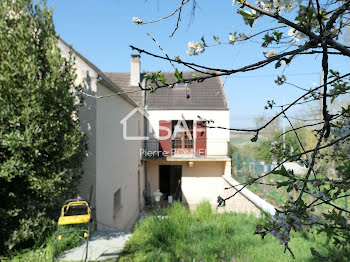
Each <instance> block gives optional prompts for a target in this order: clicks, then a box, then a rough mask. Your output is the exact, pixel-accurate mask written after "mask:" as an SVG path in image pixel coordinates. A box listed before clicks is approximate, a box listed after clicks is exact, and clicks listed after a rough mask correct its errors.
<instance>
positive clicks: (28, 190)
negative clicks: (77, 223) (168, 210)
mask: <svg viewBox="0 0 350 262" xmlns="http://www.w3.org/2000/svg"><path fill="white" fill-rule="evenodd" d="M57 43H58V36H57V35H56V33H55V31H54V25H53V22H52V10H47V8H46V6H45V4H44V2H41V1H38V3H37V4H33V3H32V1H30V0H17V1H12V0H4V1H0V108H1V110H0V199H1V207H0V217H1V220H0V239H1V241H0V250H1V251H0V255H1V254H5V253H7V252H8V250H12V249H16V248H17V249H18V248H26V247H31V246H32V245H33V244H35V243H36V242H37V241H38V240H42V237H41V236H42V235H45V232H48V229H50V228H51V226H52V223H53V222H52V219H53V218H55V217H56V216H57V215H58V210H59V207H60V205H61V203H62V201H63V200H65V199H66V198H69V197H71V196H73V195H75V194H76V187H77V184H78V182H79V178H80V176H81V164H82V161H83V159H84V155H85V149H86V138H85V136H84V135H83V134H81V132H80V131H79V120H78V119H77V117H76V116H77V112H78V107H79V104H77V97H76V96H75V95H74V94H73V93H72V88H73V87H74V81H75V79H76V75H75V73H74V69H73V62H74V61H73V60H72V59H68V60H67V59H63V58H62V57H61V54H60V50H59V48H58V46H57ZM77 89H79V88H77ZM46 234H47V233H46ZM38 244H39V243H38Z"/></svg>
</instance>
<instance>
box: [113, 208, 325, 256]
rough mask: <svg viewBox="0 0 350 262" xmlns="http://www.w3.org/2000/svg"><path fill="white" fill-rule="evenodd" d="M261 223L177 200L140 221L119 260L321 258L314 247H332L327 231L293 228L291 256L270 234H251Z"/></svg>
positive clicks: (323, 249) (254, 219) (320, 248)
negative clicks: (324, 233) (323, 233)
mask: <svg viewBox="0 0 350 262" xmlns="http://www.w3.org/2000/svg"><path fill="white" fill-rule="evenodd" d="M259 222H260V223H261V222H263V218H260V219H258V218H256V217H254V216H248V215H245V214H236V213H224V214H217V213H213V212H212V211H211V208H210V205H209V204H208V203H203V204H201V205H200V206H199V207H198V208H197V209H196V211H194V212H190V211H188V210H187V209H185V208H184V207H183V206H182V205H180V204H177V203H175V204H174V205H173V207H172V208H171V209H168V210H164V211H162V214H161V216H158V217H156V216H149V217H147V218H145V219H144V221H143V222H142V223H141V224H140V225H136V227H135V232H134V234H133V236H132V237H131V239H130V240H129V241H128V243H127V244H126V246H125V248H124V250H123V254H122V255H121V257H120V258H119V260H118V261H123V262H125V261H259V262H264V261H274V262H275V261H317V260H315V258H313V257H312V255H311V252H310V247H314V248H316V249H317V250H319V251H321V252H326V251H327V247H329V246H330V245H329V244H328V242H327V239H326V237H324V236H320V235H317V234H312V233H307V234H306V233H304V234H301V233H295V234H293V237H292V241H291V243H290V247H291V248H292V250H293V251H294V254H295V256H296V260H293V259H292V258H291V256H290V254H289V253H286V254H284V253H283V246H282V245H280V244H279V242H278V241H277V240H276V239H274V238H273V237H272V236H267V237H266V238H265V239H264V240H262V239H261V237H260V236H258V235H253V232H254V229H255V226H256V225H257V224H258V223H259Z"/></svg>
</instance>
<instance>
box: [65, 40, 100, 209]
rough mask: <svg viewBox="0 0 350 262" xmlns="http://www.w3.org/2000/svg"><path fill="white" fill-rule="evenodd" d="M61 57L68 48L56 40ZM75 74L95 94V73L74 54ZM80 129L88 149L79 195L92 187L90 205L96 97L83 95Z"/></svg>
mask: <svg viewBox="0 0 350 262" xmlns="http://www.w3.org/2000/svg"><path fill="white" fill-rule="evenodd" d="M58 47H59V48H60V49H61V54H62V56H63V57H66V58H68V57H69V50H70V48H69V47H67V46H66V45H65V44H64V43H62V42H61V41H59V42H58ZM75 69H76V74H77V79H76V85H77V86H78V85H81V84H82V83H84V84H85V87H86V88H85V89H84V92H85V93H87V94H90V95H93V96H95V95H96V94H97V84H96V83H97V73H96V72H95V71H94V70H93V69H92V68H90V67H89V66H88V65H87V64H86V63H85V62H84V61H82V60H81V59H80V58H79V57H78V56H75ZM78 117H79V120H80V129H81V131H82V132H83V133H85V134H86V135H87V136H88V151H87V155H86V159H85V161H84V163H83V169H84V174H83V177H82V179H81V183H80V185H79V188H78V189H79V195H80V196H81V197H82V198H84V199H86V200H89V197H90V191H91V187H92V190H93V191H92V199H91V205H92V206H93V207H95V206H96V99H95V98H93V97H87V96H86V97H85V100H84V105H83V106H82V107H80V109H79V115H78Z"/></svg>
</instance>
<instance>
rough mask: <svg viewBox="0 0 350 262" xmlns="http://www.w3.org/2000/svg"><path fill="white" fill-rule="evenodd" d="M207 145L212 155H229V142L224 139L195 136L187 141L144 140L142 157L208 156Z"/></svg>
mask: <svg viewBox="0 0 350 262" xmlns="http://www.w3.org/2000/svg"><path fill="white" fill-rule="evenodd" d="M208 146H210V148H211V151H212V154H210V155H212V156H230V150H229V148H230V147H229V142H228V141H227V140H225V139H212V140H210V139H207V138H197V139H194V140H192V141H191V142H189V141H183V140H177V141H175V140H171V141H165V140H164V141H159V140H158V139H150V140H145V141H144V147H143V150H141V153H142V155H143V157H157V158H159V157H167V156H179V157H181V156H183V157H184V156H189V157H204V156H208V150H207V149H208Z"/></svg>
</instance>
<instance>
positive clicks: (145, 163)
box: [142, 79, 150, 202]
mask: <svg viewBox="0 0 350 262" xmlns="http://www.w3.org/2000/svg"><path fill="white" fill-rule="evenodd" d="M146 81H147V80H146V79H144V80H143V81H142V86H143V88H145V86H146ZM146 94H147V93H146V89H145V90H144V91H143V110H144V111H145V113H146V114H147V104H146V101H147V100H146ZM143 123H144V125H143V136H144V137H145V136H147V135H148V134H147V133H148V131H147V130H148V119H147V118H146V116H145V115H144V116H143ZM143 148H144V149H146V148H147V140H144V141H143ZM144 167H145V189H146V197H147V198H148V197H149V196H150V192H149V190H150V189H149V187H148V169H147V161H144ZM145 202H146V199H145Z"/></svg>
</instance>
